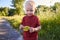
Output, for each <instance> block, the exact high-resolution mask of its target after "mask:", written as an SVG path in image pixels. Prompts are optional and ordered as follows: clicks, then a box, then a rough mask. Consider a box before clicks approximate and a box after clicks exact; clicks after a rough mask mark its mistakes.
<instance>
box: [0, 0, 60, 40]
mask: <svg viewBox="0 0 60 40" xmlns="http://www.w3.org/2000/svg"><path fill="white" fill-rule="evenodd" d="M26 1H27V0H0V19H1V18H6V19H7V20H8V21H9V23H10V24H11V25H12V26H13V28H15V29H16V30H18V31H19V25H20V23H21V21H22V18H23V17H24V16H25V12H24V4H25V2H26ZM33 1H35V3H36V8H37V9H36V11H35V15H37V16H38V18H39V20H40V23H41V26H42V29H41V30H40V31H39V34H38V35H39V40H60V0H33Z"/></svg>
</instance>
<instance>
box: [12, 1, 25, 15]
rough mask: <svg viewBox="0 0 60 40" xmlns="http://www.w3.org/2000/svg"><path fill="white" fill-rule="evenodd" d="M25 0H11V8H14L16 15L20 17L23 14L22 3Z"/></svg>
mask: <svg viewBox="0 0 60 40" xmlns="http://www.w3.org/2000/svg"><path fill="white" fill-rule="evenodd" d="M24 1H25V0H12V4H13V5H12V6H13V7H14V8H16V14H18V15H21V14H22V13H23V3H24Z"/></svg>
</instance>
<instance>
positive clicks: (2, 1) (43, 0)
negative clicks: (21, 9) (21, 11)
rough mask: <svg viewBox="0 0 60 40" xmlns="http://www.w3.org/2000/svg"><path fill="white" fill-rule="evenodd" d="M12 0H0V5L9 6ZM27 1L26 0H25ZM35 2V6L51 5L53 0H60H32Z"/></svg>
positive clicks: (58, 0)
mask: <svg viewBox="0 0 60 40" xmlns="http://www.w3.org/2000/svg"><path fill="white" fill-rule="evenodd" d="M11 1H12V0H0V7H9V8H13V7H11V5H12V3H11ZM26 1H27V0H26ZM33 1H35V3H36V6H38V5H46V6H53V5H54V3H55V2H60V0H33Z"/></svg>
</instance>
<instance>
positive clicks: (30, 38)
mask: <svg viewBox="0 0 60 40" xmlns="http://www.w3.org/2000/svg"><path fill="white" fill-rule="evenodd" d="M25 10H26V11H25V13H26V16H24V17H23V20H22V23H21V25H20V29H22V30H23V28H24V27H25V26H29V27H30V29H29V31H24V30H23V39H24V40H38V30H40V29H41V26H40V23H39V20H38V18H37V16H35V15H34V13H35V2H34V1H27V2H26V4H25Z"/></svg>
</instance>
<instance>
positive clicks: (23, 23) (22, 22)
mask: <svg viewBox="0 0 60 40" xmlns="http://www.w3.org/2000/svg"><path fill="white" fill-rule="evenodd" d="M23 24H24V17H23V19H22V22H21V25H23Z"/></svg>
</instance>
